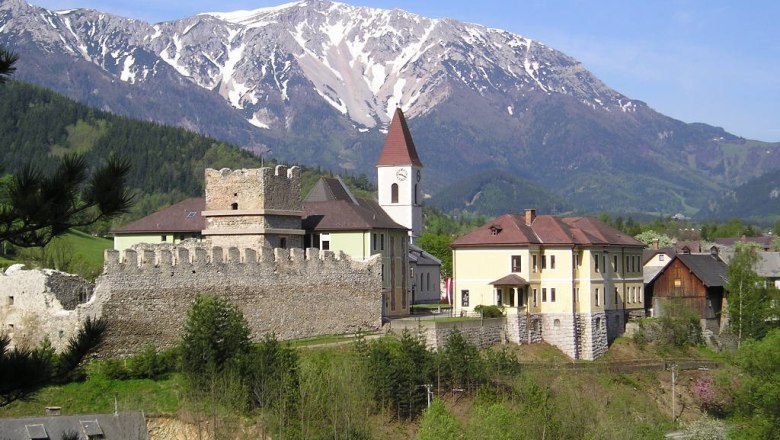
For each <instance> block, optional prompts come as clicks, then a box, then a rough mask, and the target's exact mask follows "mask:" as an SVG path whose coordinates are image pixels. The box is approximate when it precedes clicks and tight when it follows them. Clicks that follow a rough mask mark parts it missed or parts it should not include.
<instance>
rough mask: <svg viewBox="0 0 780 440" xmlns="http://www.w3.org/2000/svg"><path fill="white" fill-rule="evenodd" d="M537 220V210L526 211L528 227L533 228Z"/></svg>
mask: <svg viewBox="0 0 780 440" xmlns="http://www.w3.org/2000/svg"><path fill="white" fill-rule="evenodd" d="M534 220H536V210H535V209H526V210H525V224H526V226H531V225H532V224H533V222H534Z"/></svg>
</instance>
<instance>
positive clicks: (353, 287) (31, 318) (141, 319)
mask: <svg viewBox="0 0 780 440" xmlns="http://www.w3.org/2000/svg"><path fill="white" fill-rule="evenodd" d="M381 270H382V268H381V260H380V259H379V257H373V258H371V259H369V260H367V261H364V262H358V261H353V260H351V259H350V258H349V257H348V256H346V255H344V254H343V253H341V254H340V255H338V256H336V255H334V253H333V252H328V251H325V252H321V251H319V250H318V249H307V250H306V251H304V250H303V249H291V250H286V249H279V248H276V249H271V248H261V249H259V250H257V251H256V250H253V249H238V248H229V249H222V248H219V247H214V248H206V247H202V245H201V244H199V243H194V242H188V243H185V244H182V245H170V244H168V245H165V244H163V245H138V246H136V247H135V248H134V249H131V250H126V251H124V252H123V253H120V252H119V251H114V250H108V251H106V253H105V265H104V271H103V274H102V275H101V276H100V277H98V279H97V281H96V284H95V286H94V290H93V288H92V286H91V285H90V284H89V283H87V282H86V281H84V280H81V279H80V278H78V277H75V276H72V275H68V274H63V273H60V272H56V271H50V270H21V268H19V267H15V268H14V269H13V270H10V269H9V270H8V271H6V273H0V300H2V303H0V325H2V327H3V330H5V331H6V332H7V333H9V334H10V335H11V336H12V339H13V340H14V341H15V342H17V343H20V344H23V345H26V346H35V345H37V344H38V343H39V342H40V341H41V340H42V339H43V338H44V337H48V338H49V339H50V340H52V343H53V344H54V346H55V348H57V349H62V348H64V344H65V343H66V342H67V340H68V338H70V337H71V336H73V335H74V334H75V333H76V331H77V330H78V327H79V326H80V324H81V323H82V322H83V320H84V319H86V317H87V316H92V317H99V316H102V317H104V318H106V319H107V320H108V324H109V325H108V334H107V335H106V339H105V340H106V342H105V343H104V345H103V347H102V349H101V351H102V352H101V355H103V356H124V355H129V354H132V353H135V352H137V351H138V350H140V349H141V348H143V347H144V346H145V345H146V344H149V343H151V344H154V345H155V346H157V347H171V346H173V345H174V344H176V342H177V341H178V340H179V339H180V337H181V331H182V327H183V325H184V322H185V320H186V317H187V312H188V310H189V309H190V306H191V304H192V302H193V300H194V298H195V296H196V295H197V294H199V293H208V294H212V295H216V296H218V297H220V298H224V299H227V300H228V301H230V302H232V303H234V304H236V305H237V306H238V307H239V309H240V310H241V311H242V312H243V314H244V316H245V317H246V319H247V322H248V323H249V327H250V330H251V332H252V336H253V337H255V338H258V337H260V336H262V335H265V334H266V333H274V334H276V336H277V337H278V338H280V339H293V338H304V337H310V336H320V335H330V334H342V333H351V332H356V331H358V330H376V329H378V328H379V327H380V326H381V320H382V318H381V313H382V312H381V310H382V304H381V301H382V284H381V282H382V281H381V276H382V274H381ZM9 330H10V331H9Z"/></svg>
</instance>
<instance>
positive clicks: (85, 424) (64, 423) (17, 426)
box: [0, 411, 149, 440]
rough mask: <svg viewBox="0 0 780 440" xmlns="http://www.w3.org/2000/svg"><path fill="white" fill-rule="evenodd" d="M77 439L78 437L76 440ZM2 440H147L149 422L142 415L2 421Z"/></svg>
mask: <svg viewBox="0 0 780 440" xmlns="http://www.w3.org/2000/svg"><path fill="white" fill-rule="evenodd" d="M74 436H77V437H74ZM0 438H1V439H3V440H60V439H62V438H78V439H85V440H93V439H111V440H148V439H149V431H148V430H147V428H146V419H145V417H144V414H143V413H142V412H140V411H135V412H119V413H115V414H87V415H77V416H48V417H24V418H13V419H0Z"/></svg>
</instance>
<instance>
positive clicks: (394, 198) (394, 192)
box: [390, 183, 398, 203]
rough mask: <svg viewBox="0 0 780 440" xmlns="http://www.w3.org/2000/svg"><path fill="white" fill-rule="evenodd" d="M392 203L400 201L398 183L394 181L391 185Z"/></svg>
mask: <svg viewBox="0 0 780 440" xmlns="http://www.w3.org/2000/svg"><path fill="white" fill-rule="evenodd" d="M390 203H398V184H397V183H394V184H392V185H391V186H390Z"/></svg>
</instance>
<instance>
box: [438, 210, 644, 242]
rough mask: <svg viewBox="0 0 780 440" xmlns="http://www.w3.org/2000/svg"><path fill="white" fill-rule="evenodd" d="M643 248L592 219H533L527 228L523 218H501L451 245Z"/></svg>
mask: <svg viewBox="0 0 780 440" xmlns="http://www.w3.org/2000/svg"><path fill="white" fill-rule="evenodd" d="M531 244H535V245H622V246H638V247H644V245H643V244H642V243H641V242H639V241H637V240H636V239H634V238H633V237H631V236H629V235H626V234H624V233H622V232H620V231H619V230H617V229H615V228H613V227H611V226H609V225H607V224H605V223H603V222H601V221H599V220H596V219H594V218H591V217H553V216H551V215H539V216H536V218H535V219H534V221H533V223H532V224H531V225H530V226H529V225H526V223H525V216H524V215H523V214H504V215H502V216H500V217H498V218H496V219H494V220H491V221H489V222H488V223H486V224H485V225H484V226H481V227H479V228H477V229H475V230H473V231H471V232H469V233H468V234H466V235H464V236H462V237H460V238H458V239H456V240H455V241H453V242H452V247H453V248H457V247H465V246H516V245H531Z"/></svg>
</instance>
